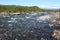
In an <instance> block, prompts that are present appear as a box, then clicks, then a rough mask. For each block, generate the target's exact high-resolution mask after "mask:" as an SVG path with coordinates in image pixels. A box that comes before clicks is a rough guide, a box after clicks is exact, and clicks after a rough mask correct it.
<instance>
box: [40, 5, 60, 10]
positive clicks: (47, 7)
mask: <svg viewBox="0 0 60 40" xmlns="http://www.w3.org/2000/svg"><path fill="white" fill-rule="evenodd" d="M39 7H40V8H46V9H59V8H60V5H58V4H52V5H40V6H39Z"/></svg>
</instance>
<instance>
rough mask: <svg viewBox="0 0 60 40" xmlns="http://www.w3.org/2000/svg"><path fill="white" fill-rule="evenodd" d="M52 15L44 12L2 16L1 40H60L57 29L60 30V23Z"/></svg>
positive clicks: (0, 19)
mask: <svg viewBox="0 0 60 40" xmlns="http://www.w3.org/2000/svg"><path fill="white" fill-rule="evenodd" d="M47 15H48V16H47ZM46 17H47V18H46ZM51 17H52V15H50V14H44V13H43V14H37V13H35V14H34V13H33V14H21V15H13V16H0V40H59V38H60V36H59V35H60V33H59V31H55V30H60V24H59V23H58V22H52V21H51V19H52V18H51ZM43 18H44V19H43ZM57 20H60V19H57ZM57 20H56V21H57ZM59 22H60V21H59ZM57 34H58V35H57Z"/></svg>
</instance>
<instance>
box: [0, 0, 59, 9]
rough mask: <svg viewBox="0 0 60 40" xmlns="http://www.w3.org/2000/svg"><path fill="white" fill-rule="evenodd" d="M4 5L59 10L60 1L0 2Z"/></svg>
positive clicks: (23, 0) (17, 0)
mask: <svg viewBox="0 0 60 40" xmlns="http://www.w3.org/2000/svg"><path fill="white" fill-rule="evenodd" d="M0 4H3V5H22V6H39V7H40V8H47V9H52V8H53V9H59V8H60V0H0Z"/></svg>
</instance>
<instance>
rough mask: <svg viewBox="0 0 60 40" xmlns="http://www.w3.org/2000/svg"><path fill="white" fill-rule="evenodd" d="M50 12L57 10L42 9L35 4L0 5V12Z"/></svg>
mask: <svg viewBox="0 0 60 40" xmlns="http://www.w3.org/2000/svg"><path fill="white" fill-rule="evenodd" d="M32 11H33V12H52V11H55V12H56V11H58V10H44V9H41V8H39V7H37V6H30V7H29V6H16V5H0V12H32Z"/></svg>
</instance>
